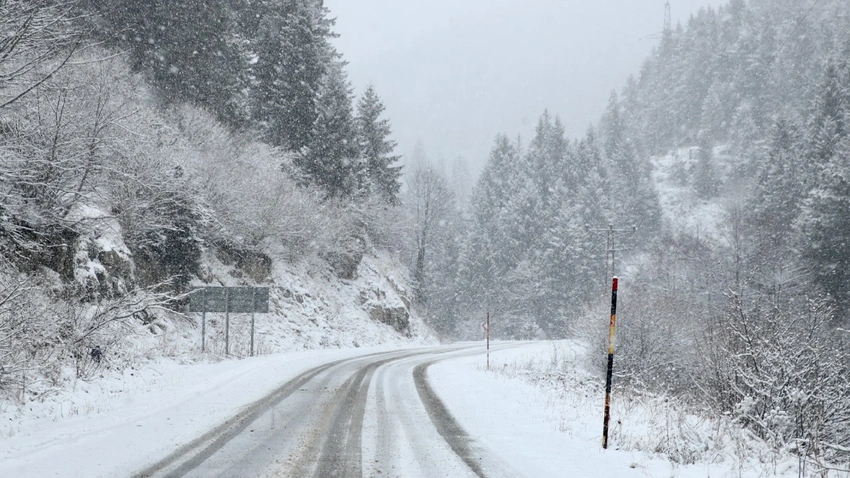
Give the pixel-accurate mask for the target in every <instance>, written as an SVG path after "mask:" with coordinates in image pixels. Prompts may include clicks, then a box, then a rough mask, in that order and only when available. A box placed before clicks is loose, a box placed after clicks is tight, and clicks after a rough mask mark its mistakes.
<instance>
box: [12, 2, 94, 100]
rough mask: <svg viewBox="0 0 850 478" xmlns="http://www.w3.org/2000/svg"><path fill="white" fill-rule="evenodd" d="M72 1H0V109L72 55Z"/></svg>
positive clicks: (76, 43)
mask: <svg viewBox="0 0 850 478" xmlns="http://www.w3.org/2000/svg"><path fill="white" fill-rule="evenodd" d="M72 4H73V1H70V2H65V3H57V2H49V1H47V0H0V112H2V111H3V109H5V108H7V107H9V106H11V105H12V104H13V103H15V102H17V101H18V100H20V99H21V98H23V97H24V96H25V95H27V94H28V93H30V92H32V91H33V90H34V89H35V88H37V87H38V86H40V85H41V84H43V83H44V82H46V81H47V80H49V79H50V78H51V77H53V75H54V74H56V72H58V71H59V70H60V69H62V68H63V67H64V66H65V65H66V64H67V63H68V61H69V60H70V59H71V57H72V56H73V55H74V52H75V51H76V49H77V46H78V45H79V43H78V40H77V36H76V33H75V31H74V29H73V28H72V25H71V18H70V12H71V5H72ZM57 57H58V58H59V61H58V62H55V61H54V59H55V58H57Z"/></svg>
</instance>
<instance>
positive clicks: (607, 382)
mask: <svg viewBox="0 0 850 478" xmlns="http://www.w3.org/2000/svg"><path fill="white" fill-rule="evenodd" d="M617 283H618V280H617V277H616V276H615V277H614V280H613V282H612V284H611V321H610V322H609V325H608V373H607V374H606V377H605V417H604V418H603V422H602V448H603V449H607V448H608V421H609V420H610V419H611V381H612V378H613V377H612V376H613V373H614V333H615V332H616V328H617V285H618V284H617Z"/></svg>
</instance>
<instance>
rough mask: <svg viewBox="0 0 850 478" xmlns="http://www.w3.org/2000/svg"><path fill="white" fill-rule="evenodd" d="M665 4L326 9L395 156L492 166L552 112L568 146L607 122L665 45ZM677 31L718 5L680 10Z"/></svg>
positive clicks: (433, 3)
mask: <svg viewBox="0 0 850 478" xmlns="http://www.w3.org/2000/svg"><path fill="white" fill-rule="evenodd" d="M664 3H665V2H664V0H586V1H578V0H325V6H327V7H328V8H329V9H330V16H331V17H335V18H336V19H337V23H336V28H335V31H336V32H337V33H338V34H340V38H338V39H336V40H335V44H336V46H337V48H338V50H339V51H340V52H341V53H342V54H343V55H344V58H345V59H346V60H347V61H348V62H349V66H348V72H349V79H350V80H351V82H352V85H353V86H354V88H355V93H356V94H358V95H359V94H360V93H361V92H362V91H363V89H364V88H365V86H366V85H367V84H369V83H370V82H371V83H373V84H374V85H375V88H376V91H377V92H378V95H379V96H380V97H381V98H382V99H383V101H384V104H385V106H386V108H387V110H386V113H385V115H386V116H387V117H389V119H390V120H391V122H392V126H393V130H394V139H395V140H396V141H398V143H399V148H398V151H397V152H399V153H401V154H404V155H407V156H409V155H410V154H411V153H412V151H413V150H414V146H415V145H416V143H417V142H418V141H421V143H422V144H423V146H424V149H425V152H426V153H427V155H428V157H429V158H430V159H432V160H442V161H446V162H451V161H452V160H454V159H455V158H457V157H458V156H462V157H464V158H466V159H467V161H468V162H469V163H470V165H471V167H472V169H473V170H478V169H480V168H481V167H483V164H484V163H485V162H486V159H487V156H488V154H489V151H490V147H491V145H492V143H493V139H494V137H495V135H496V134H497V133H507V134H508V135H509V136H511V137H514V136H515V135H517V134H521V135H522V136H523V138H526V140H527V139H528V138H530V136H531V134H532V133H533V128H534V124H535V123H536V121H537V119H538V117H539V116H540V115H541V114H542V113H543V111H544V110H545V109H548V110H549V111H550V112H551V113H552V114H553V115H558V116H559V117H560V118H561V120H562V121H563V123H564V125H565V127H566V130H567V135H568V137H570V138H574V137H577V136H579V135H582V134H583V133H584V132H585V131H586V129H587V127H588V125H589V124H590V123H592V122H596V121H597V120H598V119H599V116H600V115H601V113H602V111H603V110H604V108H605V105H606V103H607V101H608V97H609V95H610V93H611V91H612V90H617V91H618V92H619V91H621V90H622V87H623V85H624V84H625V81H626V79H627V78H628V76H629V75H630V74H634V75H635V76H636V75H637V73H638V69H639V67H640V65H641V63H642V61H643V59H644V58H646V56H647V55H648V54H649V53H650V51H651V49H652V48H653V46H655V45H656V44H657V40H649V39H644V40H640V38H641V37H645V36H647V35H651V34H653V33H657V32H660V31H661V30H662V27H663V21H664ZM670 3H671V10H672V20H673V26H674V28H675V25H676V23H677V22H678V21H681V23H682V24H685V23H686V22H687V19H688V17H689V16H690V15H691V14H693V13H696V12H697V11H698V10H699V9H700V8H701V7H703V6H706V5H713V6H715V7H716V6H717V5H721V4H723V3H725V1H721V0H671V2H670Z"/></svg>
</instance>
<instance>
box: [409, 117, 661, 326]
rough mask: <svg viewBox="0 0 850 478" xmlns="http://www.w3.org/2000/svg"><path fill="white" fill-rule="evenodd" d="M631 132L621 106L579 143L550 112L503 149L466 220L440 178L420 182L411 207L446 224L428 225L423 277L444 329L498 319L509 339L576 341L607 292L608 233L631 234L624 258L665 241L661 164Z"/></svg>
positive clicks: (420, 265) (497, 147)
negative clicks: (581, 322) (636, 248)
mask: <svg viewBox="0 0 850 478" xmlns="http://www.w3.org/2000/svg"><path fill="white" fill-rule="evenodd" d="M624 132H625V130H624V127H623V123H622V120H621V116H620V108H619V105H617V103H616V102H615V101H613V100H612V102H611V104H610V105H609V109H608V112H607V116H606V121H605V122H604V123H603V124H602V125H601V127H600V128H598V129H591V130H589V131H588V132H587V134H586V135H585V136H584V137H583V138H581V139H579V140H575V141H571V140H569V139H567V138H566V137H565V134H564V128H563V125H562V124H561V122H560V120H559V119H558V118H557V117H555V118H553V117H552V116H550V115H549V114H548V113H544V115H543V116H542V117H541V118H540V120H539V122H538V124H537V127H536V130H535V134H534V136H533V137H532V138H531V140H530V142H528V144H524V143H523V141H522V140H521V139H520V138H517V139H515V140H512V139H510V138H508V137H507V136H504V135H500V136H498V137H497V138H496V141H495V144H494V146H493V149H492V151H491V153H490V158H489V161H488V163H487V166H486V167H485V169H484V171H483V172H482V174H481V176H480V178H479V179H478V182H477V183H476V185H475V188H474V190H473V192H472V195H471V198H470V200H469V207H468V210H464V211H459V210H458V208H457V206H456V202H455V199H454V198H455V197H456V191H453V190H452V188H451V186H450V185H449V180H448V179H447V178H446V177H445V176H446V175H445V174H444V173H441V172H440V171H439V169H438V168H434V167H427V168H425V170H423V171H419V170H416V171H415V172H414V176H413V178H414V182H413V185H414V187H413V188H412V194H413V195H414V197H413V198H412V200H411V202H414V203H419V204H422V205H423V206H422V207H420V208H419V209H418V210H417V213H418V214H420V215H427V214H428V211H431V214H433V215H434V216H435V218H434V219H432V220H430V221H426V220H424V219H423V220H420V221H417V224H419V231H420V234H419V237H420V239H419V241H418V244H419V249H418V254H419V255H418V258H417V262H416V264H414V267H413V269H414V274H415V276H416V277H417V278H418V283H419V284H420V285H421V287H422V291H421V295H422V300H423V302H424V303H425V304H426V305H427V306H428V307H429V309H430V311H431V313H432V314H433V315H434V319H433V321H434V323H435V324H436V326H437V327H438V329H439V330H441V331H443V332H444V333H449V334H458V333H460V334H474V333H476V332H474V330H469V329H468V328H465V327H468V325H469V323H470V322H471V323H473V324H476V325H475V326H477V324H478V322H480V320H479V319H481V318H482V317H483V316H484V314H485V313H486V312H487V311H489V312H490V313H491V314H493V315H494V316H498V326H497V327H498V329H499V335H500V336H501V337H506V338H507V337H510V338H533V337H539V338H543V337H547V338H556V337H563V336H565V335H566V334H567V333H568V332H569V331H570V330H571V328H572V326H573V325H574V322H575V319H576V318H577V317H579V316H581V315H582V314H583V312H584V307H585V306H586V304H587V303H588V302H589V301H591V300H592V299H594V298H598V297H599V296H600V294H601V293H602V291H603V290H604V288H605V283H606V282H607V281H606V279H605V277H606V275H607V274H610V268H608V266H607V265H606V264H607V257H608V255H607V254H608V251H607V248H608V246H607V245H606V240H607V230H608V229H609V228H610V227H611V226H612V225H613V226H615V228H616V229H617V230H622V229H626V230H627V232H628V234H625V235H621V234H618V236H617V238H618V240H619V239H624V240H625V242H624V243H621V244H620V245H619V246H618V248H619V249H624V246H628V245H630V244H637V243H641V242H646V241H647V240H651V239H652V238H653V237H655V236H656V235H657V234H660V233H661V210H660V206H659V203H658V197H657V194H656V192H655V190H654V187H653V184H652V178H651V168H650V165H649V163H648V161H647V160H646V158H640V157H639V156H638V155H637V153H636V151H635V149H634V147H633V145H632V143H631V141H630V140H629V139H628V138H627V137H626V136H625V135H624ZM420 184H427V185H429V187H427V188H425V187H421V186H420ZM432 191H433V192H432ZM429 206H430V209H428V207H429ZM426 217H427V216H426ZM428 224H431V226H430V230H429V228H428V227H427V225H428ZM426 233H429V234H431V236H430V237H429V236H428V235H427V234H426ZM623 236H625V237H623ZM621 252H622V251H621ZM470 319H471V320H470Z"/></svg>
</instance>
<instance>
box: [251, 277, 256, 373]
mask: <svg viewBox="0 0 850 478" xmlns="http://www.w3.org/2000/svg"><path fill="white" fill-rule="evenodd" d="M256 298H257V291H256V289H251V304H253V305H254V307H251V357H253V356H254V310H255V309H256Z"/></svg>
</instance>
